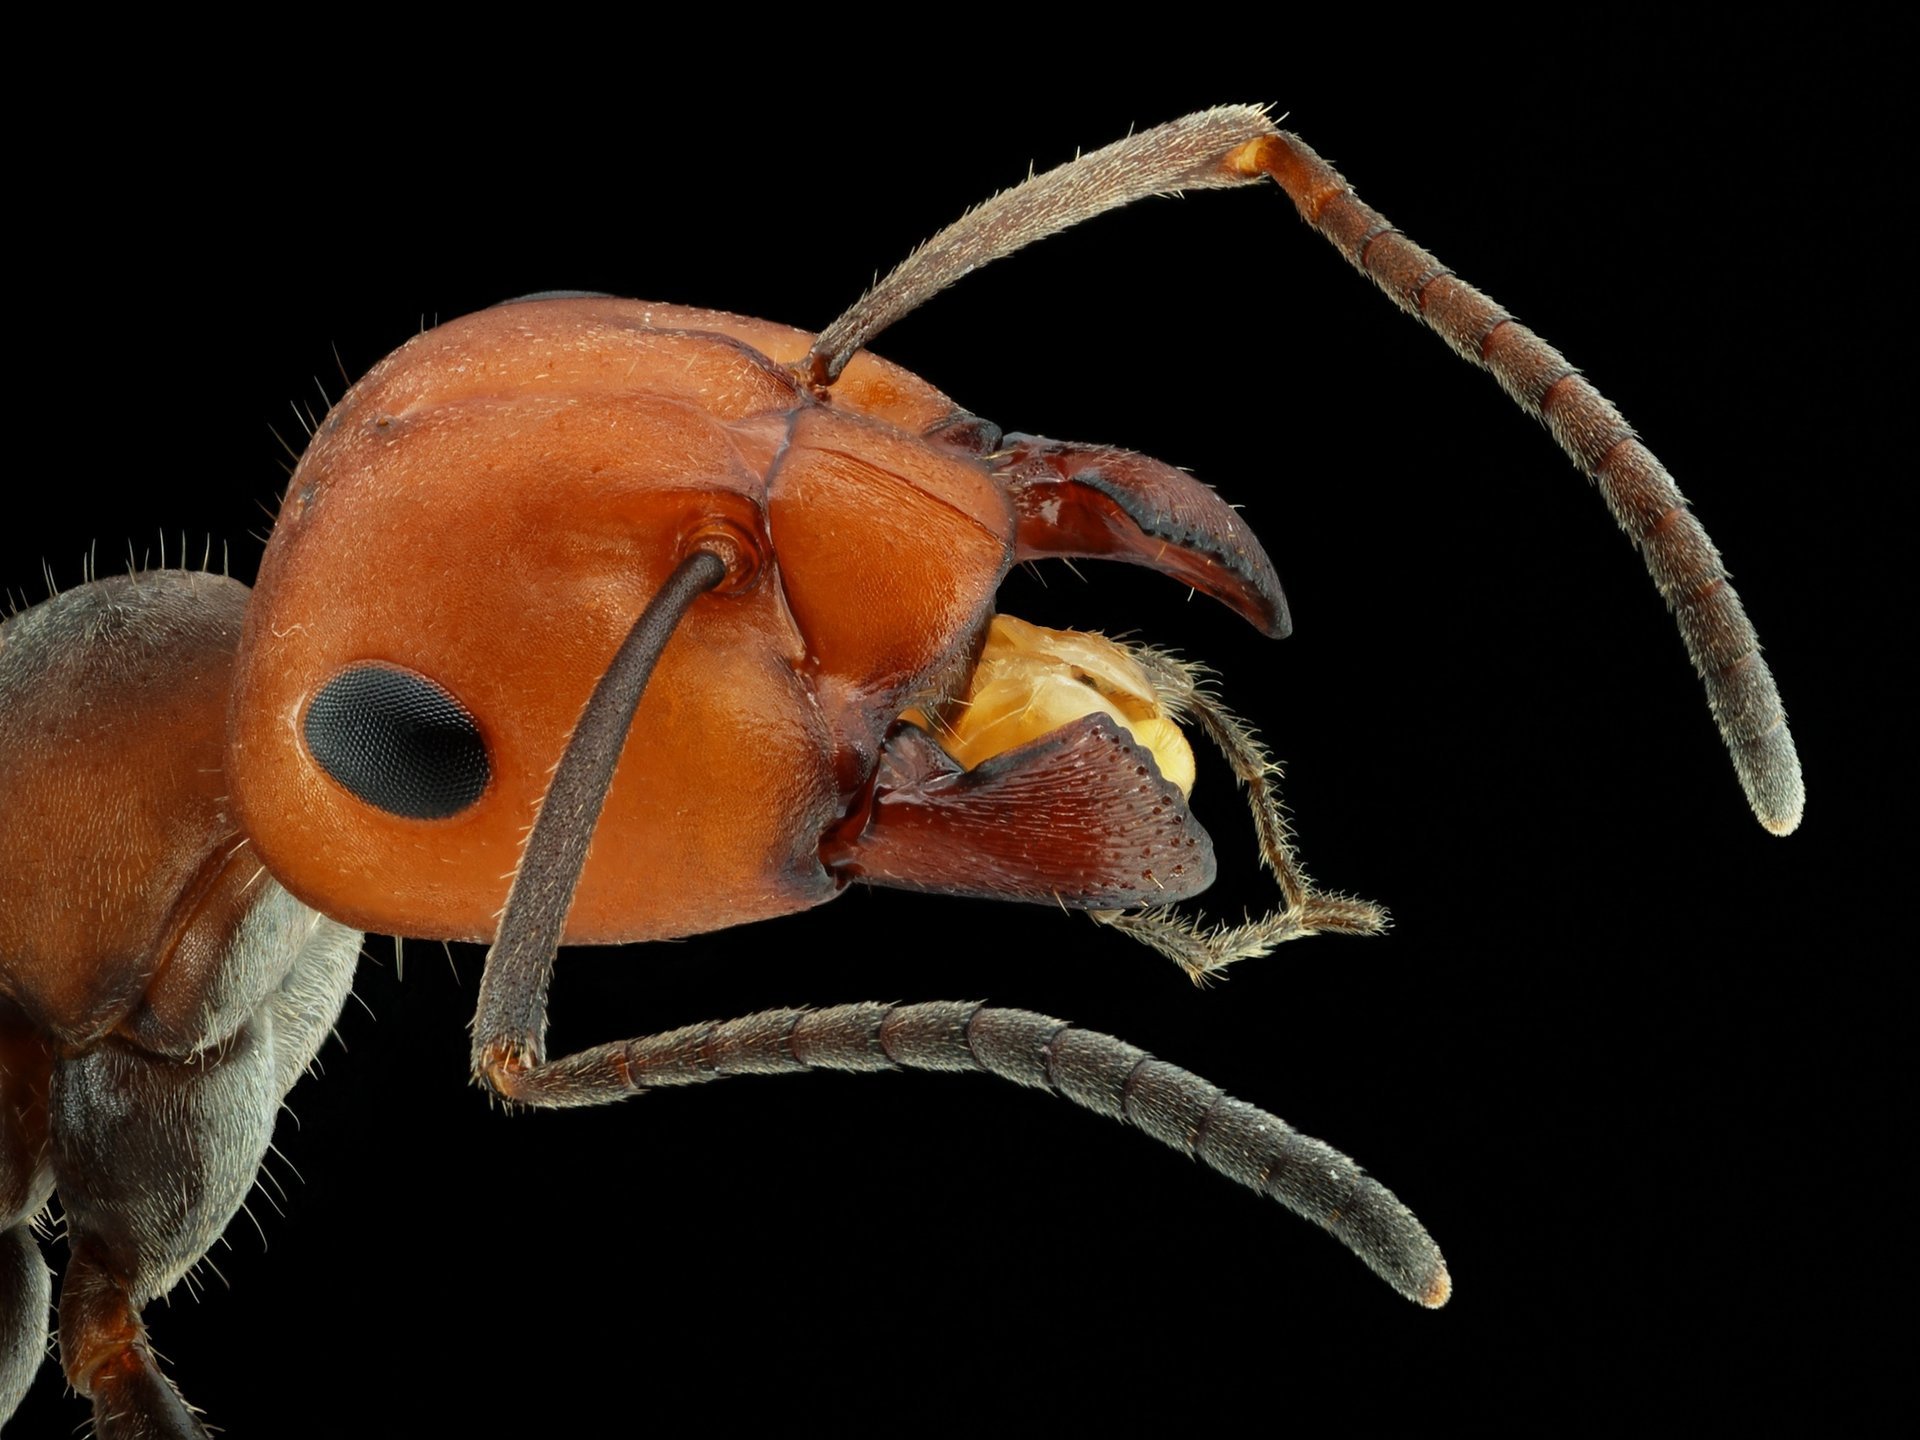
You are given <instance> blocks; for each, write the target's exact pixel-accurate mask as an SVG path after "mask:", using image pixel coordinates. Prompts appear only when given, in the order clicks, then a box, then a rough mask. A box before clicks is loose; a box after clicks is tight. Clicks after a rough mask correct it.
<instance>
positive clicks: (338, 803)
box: [229, 299, 836, 940]
mask: <svg viewBox="0 0 1920 1440" xmlns="http://www.w3.org/2000/svg"><path fill="white" fill-rule="evenodd" d="M730 318H731V317H719V316H713V315H711V314H708V313H707V312H693V311H681V310H673V309H670V308H669V307H649V306H644V305H640V304H636V303H632V302H606V301H598V300H591V299H570V300H563V301H550V302H545V303H541V304H513V305H506V306H500V307H496V308H495V309H492V310H488V311H483V312H481V313H480V314H478V315H474V316H469V317H467V318H466V319H464V320H461V321H457V322H454V323H452V324H450V325H447V326H444V327H442V328H440V329H437V330H434V331H431V332H429V333H427V334H424V335H422V336H420V337H418V338H417V339H416V340H414V341H413V342H411V343H410V344H408V345H406V346H404V347H402V348H401V349H400V350H398V351H396V352H395V353H394V354H393V355H391V356H389V357H388V358H387V359H386V360H385V361H383V362H382V363H381V364H380V365H379V366H378V367H376V368H375V369H374V371H373V372H372V373H371V374H369V375H368V376H367V377H366V378H365V379H364V380H363V381H361V382H360V383H359V384H358V385H357V386H355V387H354V388H353V389H352V390H351V391H350V392H349V393H348V395H347V396H346V397H345V398H344V399H343V400H342V401H341V403H340V404H339V405H338V406H337V407H336V408H335V409H334V411H333V412H332V414H330V415H329V416H328V418H327V420H326V422H325V423H324V424H323V425H322V427H321V428H320V430H319V432H318V433H317V434H316V436H315V437H314V441H313V444H312V446H311V447H310V448H309V450H308V452H307V454H306V455H305V457H304V458H303V459H302V461H301V463H300V465H299V467H298V468H297V470H296V471H295V473H294V476H293V479H292V481H291V483H290V485H289V488H288V493H287V497H286V500H285V503H284V505H283V508H282V511H281V515H280V518H279V521H278V524H277V525H276V527H275V530H274V534H273V538H272V541H271V543H270V544H269V546H268V550H267V554H266V558H265V560H264V562H263V564H262V568H261V575H260V582H259V586H258V590H257V593H256V599H255V603H254V605H253V607H252V610H251V612H250V615H249V621H248V625H247V630H246V635H245V639H244V641H243V643H242V650H241V657H240V661H239V670H238V677H237V682H236V685H235V688H234V694H233V703H232V708H231V710H230V713H229V775H230V781H231V784H232V786H233V796H234V800H235V803H236V804H237V806H238V808H239V810H240V813H241V817H242V821H243V823H244V825H245V827H246V829H247V832H248V833H249V834H250V835H251V836H252V837H253V839H254V841H255V843H256V845H257V846H258V847H259V849H260V851H261V853H262V855H263V857H264V858H265V859H266V861H267V863H268V864H269V865H270V866H271V867H272V869H273V870H274V873H275V874H277V875H279V876H280V877H281V878H282V879H283V881H284V882H285V883H286V885H287V886H288V888H290V889H292V890H293V891H294V892H295V893H296V894H297V895H299V896H300V897H301V898H302V899H303V900H305V901H306V902H307V903H309V904H311V905H314V906H317V907H318V908H320V909H322V910H323V911H325V912H326V913H327V914H329V915H333V916H336V917H338V918H340V919H342V920H344V921H346V922H348V923H350V924H354V925H358V926H360V927H362V928H365V929H375V930H382V931H388V932H393V933H399V934H406V935H423V936H437V937H446V938H456V937H457V938H474V939H485V938H488V937H490V936H491V935H492V933H493V929H494V924H495V917H496V915H497V913H498V912H499V910H500V908H501V905H502V903H503V900H504V898H505V896H506V892H507V887H508V883H509V880H510V878H511V876H512V873H513V871H514V868H515V866H516V864H517V863H518V858H519V854H520V848H521V845H522V843H523V841H524V839H525V836H526V833H527V830H528V827H529V826H530V825H531V823H532V821H533V818H534V816H535V814H536V812H537V810H538V807H539V802H540V800H541V797H542V796H543V795H544V794H545V792H546V787H547V784H548V780H549V776H550V774H551V772H552V770H553V767H554V765H555V763H556V761H557V760H558V758H559V756H560V753H561V751H562V750H563V748H564V747H565V745H566V742H567V739H568V737H569V735H570V734H571V733H572V730H573V727H574V725H575V723H576V721H577V720H578V718H579V715H580V712H581V709H582V706H583V705H584V704H585V702H586V700H587V697H588V695H589V694H590V693H591V691H592V689H593V687H594V685H595V683H596V681H597V680H598V678H599V677H600V675H601V674H602V672H603V671H604V669H605V668H606V666H607V664H608V661H609V658H610V657H611V656H612V655H613V653H614V652H615V650H616V649H618V647H619V645H620V643H621V640H622V638H623V637H624V636H625V635H626V633H627V631H628V629H629V628H630V627H631V626H632V625H633V623H634V620H635V617H636V616H638V615H639V614H640V612H641V610H642V609H643V608H644V607H645V606H646V604H647V602H648V600H649V599H650V598H651V597H652V596H653V594H654V593H655V592H656V591H657V590H658V589H659V587H660V586H661V585H662V584H663V583H664V581H665V580H666V577H667V576H668V575H669V574H670V573H671V572H672V570H673V568H674V567H675V565H676V564H678V563H679V561H680V560H681V559H683V558H684V557H685V556H686V555H687V554H688V553H690V552H691V551H692V550H694V549H710V550H714V551H716V552H717V553H720V554H721V555H722V556H723V557H724V558H725V559H726V560H727V564H728V575H727V579H726V580H725V581H724V582H723V583H722V584H721V586H720V587H719V589H718V590H716V591H715V592H714V593H712V594H710V595H707V596H705V597H703V598H702V599H701V600H700V601H699V602H698V603H696V604H695V605H694V607H693V609H692V610H691V611H690V612H689V613H688V615H687V616H686V618H685V620H684V622H683V623H682V625H681V627H680V629H679V631H678V632H677V633H676V634H675V636H674V639H673V643H672V644H670V645H669V646H668V647H667V650H666V653H665V655H664V657H663V658H662V661H661V663H660V665H659V667H658V669H657V671H656V672H655V675H654V677H653V679H652V681H651V683H650V685H649V689H648V696H647V700H648V703H647V706H646V708H645V709H644V711H643V712H642V713H641V715H640V717H639V719H638V722H637V723H636V725H635V728H634V730H633V733H632V735H631V737H630V738H629V740H628V742H627V746H626V750H625V752H624V754H623V758H622V761H621V764H620V769H619V772H618V774H617V775H616V778H615V782H614V785H613V788H612V790H611V792H610V794H609V797H608V800H607V805H606V810H605V813H604V815H603V817H602V820H601V822H600V825H599V828H598V829H597V830H596V832H595V833H596V851H595V856H594V859H593V860H592V861H590V862H589V864H588V867H587V871H586V874H585V878H584V880H583V883H582V886H581V890H580V893H579V896H578V899H577V901H576V905H575V910H574V921H573V924H572V926H571V927H570V929H569V935H570V937H571V938H574V939H580V940H596V939H605V940H612V939H640V938H648V937H650V936H656V935H665V934H676V933H686V932H687V931H689V930H695V929H706V928H713V927H714V926H716V925H720V924H731V923H736V922H739V921H745V920H749V919H757V918H760V917H762V916H764V915H771V914H778V913H783V912H785V911H788V910H793V909H797V908H801V907H803V906H805V905H808V904H812V903H815V902H816V901H817V900H818V899H819V898H821V895H820V893H819V892H820V890H821V888H822V887H823V886H825V887H826V888H827V891H828V893H831V882H829V881H827V880H826V878H825V876H824V873H823V872H822V871H821V870H820V866H819V862H818V860H817V857H816V856H815V854H814V853H813V839H814V837H817V836H818V834H819V832H820V829H821V827H822V825H824V823H825V821H826V817H827V816H828V815H829V814H830V813H831V811H832V808H833V805H834V801H835V795H836V790H835V781H834V777H833V775H832V773H831V766H830V763H829V758H828V757H829V755H830V753H831V747H830V746H829V745H828V744H827V743H826V739H825V737H824V734H823V731H822V722H821V721H820V719H819V715H818V712H817V710H816V709H815V708H814V707H813V706H812V705H810V704H809V703H807V700H806V697H805V696H804V694H803V693H802V683H801V679H800V673H799V672H800V670H801V668H802V667H803V664H804V661H805V658H806V656H805V652H804V647H802V646H801V645H800V644H799V641H798V637H797V636H796V635H795V633H794V628H793V624H792V621H791V618H790V617H789V616H788V614H787V612H786V609H785V606H784V603H783V601H782V598H781V586H780V584H779V582H778V577H777V575H776V574H775V573H774V566H773V564H772V558H771V557H772V548H771V543H770V541H769V539H768V529H767V520H766V516H765V514H764V506H763V503H762V501H763V492H764V489H765V480H764V477H765V475H766V473H767V470H768V467H769V465H770V463H771V462H772V459H773V457H774V455H775V454H776V453H777V451H778V449H779V447H780V446H781V444H782V443H783V441H784V437H785V433H786V426H787V419H786V416H787V413H788V412H789V411H791V409H792V408H793V405H794V403H795V390H794V386H793V384H792V381H791V380H790V379H789V377H788V376H787V375H786V373H785V372H784V371H783V370H782V369H781V368H780V367H779V366H778V365H777V364H775V363H774V362H772V361H770V360H768V359H767V358H766V357H765V356H764V355H762V354H761V353H759V352H758V351H757V350H755V349H754V348H752V347H751V346H750V345H748V344H743V343H742V342H741V341H739V340H738V339H735V338H733V337H731V336H729V335H726V334H722V333H716V332H715V331H714V329H713V326H714V325H715V323H717V322H720V321H724V320H729V319H730ZM734 323H735V324H736V325H746V326H755V325H756V324H757V322H734ZM758 328H759V329H762V330H765V331H767V332H771V333H772V334H773V335H775V337H776V338H779V337H790V338H786V339H785V341H784V343H785V348H787V349H788V350H790V351H792V353H794V354H796V355H797V354H799V353H801V352H803V351H804V349H805V345H806V338H807V337H805V336H804V335H801V334H799V332H786V331H781V330H780V329H779V327H774V326H759V327H758ZM721 836H724V841H725V843H710V842H713V841H715V840H716V839H717V838H718V837H721ZM736 868H737V869H739V870H740V871H741V872H742V873H740V874H734V873H731V871H732V869H736Z"/></svg>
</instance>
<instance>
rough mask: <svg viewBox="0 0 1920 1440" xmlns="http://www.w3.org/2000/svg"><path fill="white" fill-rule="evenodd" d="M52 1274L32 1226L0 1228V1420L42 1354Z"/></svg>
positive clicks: (20, 1393) (21, 1393)
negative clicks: (41, 1255)
mask: <svg viewBox="0 0 1920 1440" xmlns="http://www.w3.org/2000/svg"><path fill="white" fill-rule="evenodd" d="M52 1294H53V1288H52V1277H51V1274H50V1272H49V1271H48V1270H47V1262H46V1261H44V1260H42V1259H41V1258H40V1247H39V1245H38V1244H36V1243H35V1241H34V1238H33V1231H32V1229H31V1228H30V1227H29V1226H27V1225H25V1224H20V1225H15V1226H14V1227H13V1228H12V1229H11V1230H0V1423H5V1421H6V1420H7V1419H8V1418H9V1417H10V1416H11V1415H12V1414H13V1412H14V1411H15V1410H16V1409H17V1408H18V1407H19V1405H20V1400H21V1397H22V1396H24V1395H25V1394H26V1393H27V1387H28V1386H30V1385H31V1384H33V1377H34V1375H35V1373H36V1372H37V1371H38V1370H39V1369H40V1362H41V1361H42V1360H43V1359H45V1358H46V1353H47V1304H48V1302H49V1300H50V1299H51V1298H52Z"/></svg>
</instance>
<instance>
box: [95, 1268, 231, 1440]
mask: <svg viewBox="0 0 1920 1440" xmlns="http://www.w3.org/2000/svg"><path fill="white" fill-rule="evenodd" d="M60 1360H61V1364H62V1365H63V1366H64V1367H65V1368H66V1372H67V1380H68V1382H69V1383H70V1384H71V1385H72V1386H73V1388H74V1389H76V1390H78V1391H79V1392H80V1393H81V1394H82V1395H87V1396H91V1397H92V1399H93V1422H94V1426H95V1429H96V1433H97V1434H99V1435H100V1436H101V1440H116V1437H120V1436H126V1437H134V1436H140V1437H148V1436H153V1437H164V1440H207V1431H206V1427H205V1426H203V1425H201V1423H200V1422H199V1420H198V1419H196V1418H195V1417H194V1414H193V1412H192V1410H190V1409H189V1408H188V1406H187V1402H186V1401H185V1400H183V1399H182V1398H181V1397H180V1391H179V1390H178V1388H176V1387H175V1385H174V1383H173V1381H171V1380H170V1379H168V1378H167V1376H166V1373H165V1372H164V1371H162V1370H161V1368H160V1362H159V1361H158V1360H157V1359H155V1358H154V1354H153V1347H152V1346H151V1345H149V1344H148V1343H147V1327H146V1326H145V1325H143V1324H142V1323H141V1322H140V1310H139V1307H138V1306H137V1305H136V1304H134V1302H133V1300H132V1297H131V1295H130V1294H129V1292H128V1285H127V1282H126V1280H125V1278H124V1277H123V1276H122V1275H120V1274H117V1273H115V1271H114V1270H113V1269H112V1268H111V1267H110V1266H109V1265H108V1264H106V1263H105V1262H104V1261H103V1260H102V1259H101V1258H100V1257H99V1256H98V1255H97V1254H96V1253H95V1252H94V1250H93V1249H92V1247H91V1246H90V1245H87V1244H86V1243H84V1242H82V1243H79V1244H76V1245H75V1247H74V1252H73V1259H72V1260H71V1262H69V1264H68V1265H67V1272H66V1274H65V1275H64V1276H62V1277H61V1281H60Z"/></svg>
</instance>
